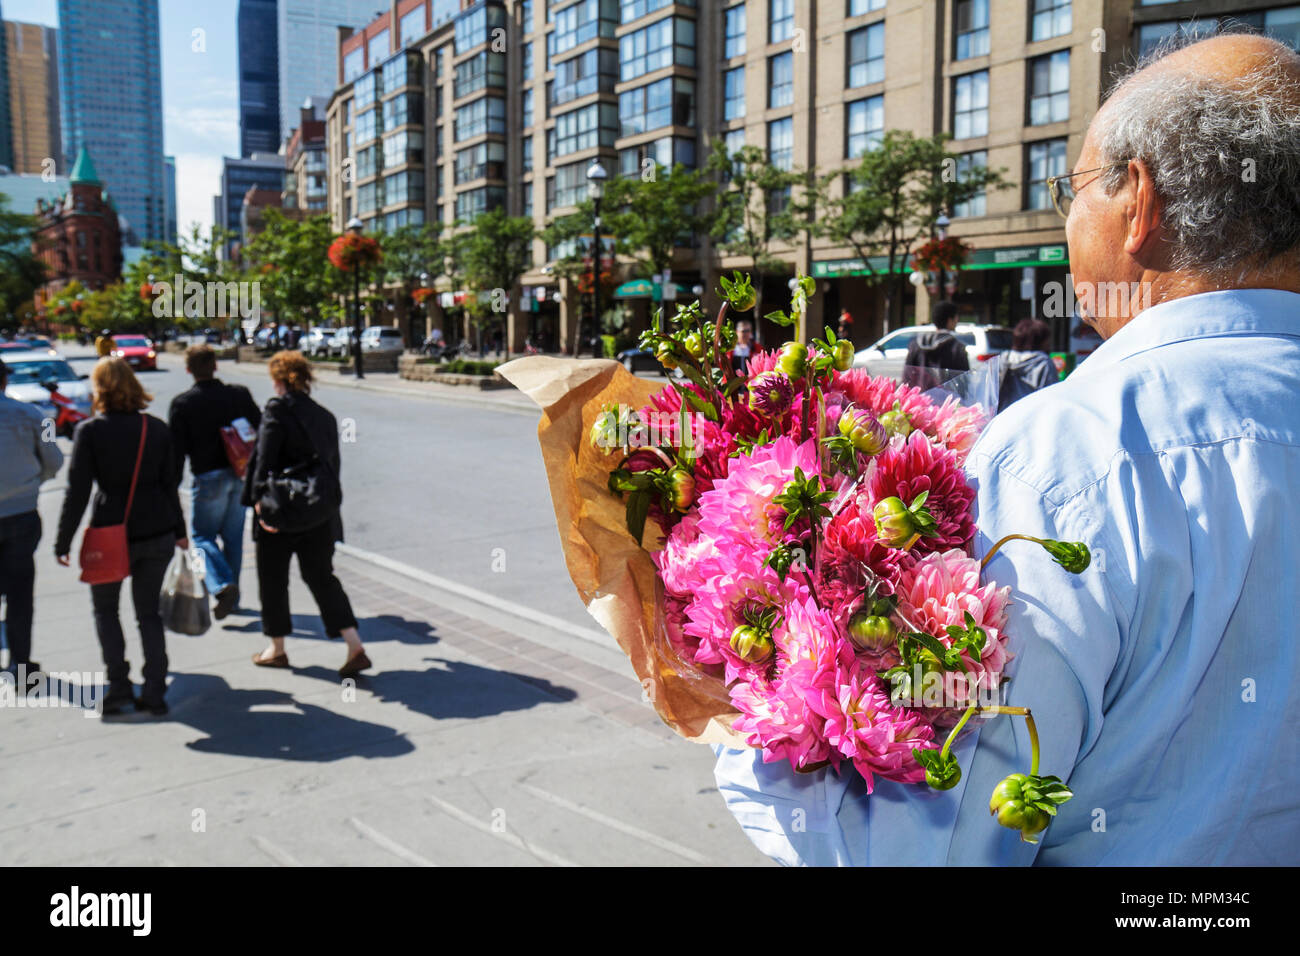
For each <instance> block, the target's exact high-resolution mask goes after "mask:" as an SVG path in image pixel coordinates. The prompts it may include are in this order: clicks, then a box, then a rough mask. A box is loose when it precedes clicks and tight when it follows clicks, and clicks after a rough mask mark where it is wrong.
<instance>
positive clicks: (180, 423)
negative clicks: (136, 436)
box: [167, 396, 190, 485]
mask: <svg viewBox="0 0 1300 956" xmlns="http://www.w3.org/2000/svg"><path fill="white" fill-rule="evenodd" d="M167 428H168V430H169V431H170V432H171V441H172V452H173V454H174V455H175V463H174V465H173V467H172V471H173V472H174V474H175V478H176V484H177V485H179V484H180V482H181V477H182V476H183V475H184V474H185V456H186V455H188V454H189V453H190V433H189V424H188V422H187V421H186V418H185V404H184V402H181V401H180V398H179V396H178V397H177V398H173V399H172V403H171V407H170V408H169V409H168V410H167Z"/></svg>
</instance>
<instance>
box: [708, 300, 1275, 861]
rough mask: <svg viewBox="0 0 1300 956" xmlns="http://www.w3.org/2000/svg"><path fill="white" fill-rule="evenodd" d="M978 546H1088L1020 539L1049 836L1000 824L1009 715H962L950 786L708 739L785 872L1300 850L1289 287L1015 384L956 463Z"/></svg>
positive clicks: (1020, 633)
mask: <svg viewBox="0 0 1300 956" xmlns="http://www.w3.org/2000/svg"><path fill="white" fill-rule="evenodd" d="M967 468H968V471H969V472H970V474H971V477H972V479H973V480H974V481H975V482H976V483H977V485H978V491H979V495H978V499H977V507H978V520H979V533H978V534H977V536H976V553H977V555H980V556H982V555H983V553H984V552H985V551H987V549H988V548H989V546H990V545H991V544H992V543H993V542H994V541H996V540H997V539H998V538H1000V537H1002V536H1003V535H1004V534H1008V533H1011V532H1020V533H1024V534H1031V535H1035V536H1037V537H1044V538H1056V539H1059V540H1066V541H1083V542H1084V543H1086V544H1087V545H1088V546H1089V548H1091V549H1092V553H1093V564H1092V566H1091V567H1090V568H1089V569H1088V570H1087V571H1085V572H1084V573H1083V574H1081V575H1078V576H1075V575H1071V574H1069V573H1067V572H1066V571H1065V570H1064V569H1062V568H1060V567H1059V566H1058V565H1056V564H1055V563H1054V562H1053V561H1052V560H1051V559H1050V558H1049V557H1048V556H1047V555H1046V554H1045V553H1044V552H1043V551H1042V549H1041V548H1039V547H1038V546H1037V545H1035V544H1032V543H1030V542H1024V541H1013V542H1010V543H1008V544H1007V545H1005V546H1004V547H1003V548H1002V550H1000V551H999V552H998V554H997V555H996V556H995V557H994V559H993V560H992V561H991V562H990V563H989V565H988V568H987V575H988V578H989V579H992V580H994V581H996V582H998V583H999V584H1009V585H1011V586H1012V595H1011V596H1012V599H1013V602H1014V603H1013V605H1012V608H1011V611H1010V619H1009V622H1008V624H1007V631H1008V633H1009V634H1010V635H1011V638H1010V640H1011V645H1010V646H1011V649H1012V651H1013V653H1014V654H1015V660H1014V661H1013V663H1012V665H1011V670H1010V673H1011V675H1012V679H1011V681H1010V683H1009V684H1008V685H1007V688H1006V695H1005V696H1006V700H1005V702H1006V703H1008V704H1011V705H1016V706H1026V707H1030V708H1031V709H1032V710H1033V712H1034V716H1035V719H1036V722H1037V724H1038V730H1039V734H1040V737H1041V747H1042V757H1041V765H1040V768H1039V772H1040V773H1043V774H1056V775H1057V776H1060V777H1062V778H1063V779H1065V780H1066V781H1067V782H1068V783H1069V785H1070V787H1071V788H1072V789H1073V790H1074V793H1075V797H1074V799H1073V800H1071V801H1070V802H1069V803H1066V804H1064V805H1063V806H1062V807H1061V808H1060V811H1059V814H1058V815H1057V817H1056V819H1055V820H1054V821H1053V822H1052V824H1051V825H1050V826H1049V827H1048V829H1047V831H1046V832H1045V833H1044V834H1043V835H1042V837H1041V843H1040V844H1039V845H1038V846H1034V845H1030V844H1025V843H1022V842H1020V838H1019V834H1017V833H1016V832H1015V831H1012V830H1008V829H1005V828H1003V827H1000V826H998V825H997V823H996V822H995V821H994V820H993V818H991V817H990V816H989V810H988V800H989V796H990V794H991V793H992V791H993V788H994V786H995V785H996V784H997V782H998V781H999V780H1001V779H1002V778H1003V777H1004V776H1006V775H1007V774H1009V773H1014V772H1017V771H1019V772H1028V770H1029V736H1028V733H1027V731H1026V729H1025V723H1024V720H1023V719H1021V718H1018V717H995V718H988V719H980V720H974V721H972V723H975V724H978V728H977V731H976V733H975V734H973V735H968V736H967V738H966V739H964V740H963V741H962V743H961V745H960V746H959V747H957V748H955V749H956V753H957V756H958V758H959V760H960V762H961V766H962V770H963V776H962V780H961V782H960V784H958V786H957V787H956V788H955V789H953V790H950V791H947V792H944V793H940V792H936V791H933V790H930V789H928V788H926V787H924V786H914V785H913V786H906V785H901V784H894V783H890V782H887V781H885V782H878V783H877V785H876V788H875V791H874V792H873V793H872V794H871V795H870V796H868V795H867V794H866V791H865V787H864V785H863V783H862V781H861V779H860V778H859V777H858V775H857V774H856V773H853V772H852V771H848V772H846V773H845V774H844V775H843V776H836V774H835V773H834V772H832V771H820V772H817V773H815V774H811V775H807V776H799V775H795V774H794V773H792V772H791V770H790V767H789V765H788V764H786V763H774V764H766V765H765V764H763V763H762V762H761V757H760V756H759V754H758V752H757V751H735V750H721V749H720V748H719V749H718V753H719V758H718V762H717V766H716V771H715V773H716V777H717V781H718V786H719V788H720V790H721V791H722V794H723V797H724V799H725V800H726V802H727V805H728V807H729V808H730V810H731V811H732V813H733V814H734V815H735V817H736V818H737V820H738V821H739V822H740V823H741V825H742V826H743V827H744V828H745V831H746V833H747V834H748V835H749V837H750V838H751V839H752V840H753V842H754V844H755V845H756V846H757V847H758V848H759V849H760V850H762V851H763V852H764V853H766V854H768V855H769V856H771V857H773V858H775V859H777V860H779V861H780V862H783V863H789V864H813V865H819V864H854V865H889V864H893V865H906V864H974V865H979V864H1028V863H1040V864H1055V865H1062V864H1065V865H1093V864H1103V865H1151V864H1161V865H1164V864H1184V865H1232V864H1290V865H1295V864H1297V863H1300V745H1298V744H1297V740H1300V572H1298V571H1297V568H1298V567H1300V295H1296V294H1293V293H1289V292H1281V291H1276V290H1237V291H1228V292H1211V293H1204V294H1201V295H1195V296H1188V297H1185V298H1181V299H1176V300H1174V301H1170V302H1165V303H1161V304H1159V305H1156V306H1153V307H1152V308H1150V309H1148V310H1146V311H1144V312H1142V313H1141V314H1140V315H1138V316H1137V317H1136V318H1135V319H1134V320H1133V321H1131V322H1130V323H1129V324H1128V325H1126V326H1124V327H1123V328H1122V329H1120V330H1119V331H1118V332H1117V333H1116V334H1115V335H1114V336H1112V337H1111V338H1110V339H1108V340H1107V341H1106V342H1105V343H1104V344H1103V345H1102V346H1101V347H1100V348H1098V349H1097V351H1096V352H1094V353H1093V354H1092V355H1091V356H1090V357H1089V359H1088V361H1087V362H1085V363H1084V364H1082V365H1081V366H1080V367H1079V368H1078V370H1077V371H1075V372H1074V374H1072V375H1071V376H1070V377H1069V378H1068V379H1066V380H1065V381H1064V382H1062V383H1060V384H1059V385H1052V386H1050V387H1049V388H1046V389H1043V390H1042V391H1040V392H1037V393H1035V394H1033V395H1030V396H1028V397H1027V398H1025V399H1023V400H1021V401H1020V402H1017V403H1016V404H1015V405H1014V406H1012V407H1011V408H1010V409H1009V410H1008V411H1007V412H1006V413H1004V414H1003V415H1000V416H998V417H997V418H996V419H995V420H994V421H993V422H992V424H990V425H989V427H988V429H987V430H986V431H985V433H984V434H983V435H982V436H981V438H980V440H979V442H978V443H977V445H976V446H975V448H974V450H973V451H972V453H971V455H970V458H969V459H968V462H967Z"/></svg>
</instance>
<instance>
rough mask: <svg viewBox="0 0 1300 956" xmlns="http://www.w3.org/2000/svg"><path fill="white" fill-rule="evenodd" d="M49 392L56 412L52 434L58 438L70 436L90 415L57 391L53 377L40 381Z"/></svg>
mask: <svg viewBox="0 0 1300 956" xmlns="http://www.w3.org/2000/svg"><path fill="white" fill-rule="evenodd" d="M41 385H43V386H44V387H45V389H46V391H48V392H49V393H50V401H52V402H53V403H54V407H55V409H56V413H55V416H54V434H56V435H58V436H59V437H60V438H71V437H72V432H73V430H74V429H75V428H76V427H77V425H78V424H79V423H81V422H84V421H85V420H86V419H87V418H89V417H90V416H89V415H87V414H86V413H85V412H83V411H81V410H80V409H79V408H77V406H76V403H75V402H73V401H72V399H70V398H68V396H66V395H64V394H63V393H62V392H60V391H59V383H58V382H56V381H55V380H54V379H50V380H49V381H46V382H41Z"/></svg>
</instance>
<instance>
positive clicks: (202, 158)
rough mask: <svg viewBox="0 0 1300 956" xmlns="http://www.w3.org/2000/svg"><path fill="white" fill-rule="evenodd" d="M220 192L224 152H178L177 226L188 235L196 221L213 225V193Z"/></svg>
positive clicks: (209, 225) (204, 226)
mask: <svg viewBox="0 0 1300 956" xmlns="http://www.w3.org/2000/svg"><path fill="white" fill-rule="evenodd" d="M219 192H221V156H220V155H217V156H213V155H209V154H208V153H177V154H176V228H177V231H178V232H179V233H180V234H181V235H182V236H184V235H188V234H189V231H190V229H191V228H192V226H193V224H194V223H198V224H199V225H200V226H202V227H203V230H204V231H205V232H206V231H207V230H208V229H209V228H211V226H212V197H213V196H215V195H217V193H219Z"/></svg>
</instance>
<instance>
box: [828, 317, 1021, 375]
mask: <svg viewBox="0 0 1300 956" xmlns="http://www.w3.org/2000/svg"><path fill="white" fill-rule="evenodd" d="M934 331H936V329H935V327H934V326H933V325H909V326H907V327H906V328H902V329H896V330H895V331H893V332H890V333H889V334H888V335H886V336H885V337H884V338H882V339H881V340H880V341H879V342H877V343H876V344H875V345H870V346H868V347H867V348H865V349H861V350H859V351H858V353H857V354H856V355H855V356H854V357H853V367H854V368H865V369H866V370H867V371H869V372H870V373H871V374H872V375H888V376H889V377H890V378H896V379H901V378H902V376H903V364H904V363H905V362H906V361H907V348H908V346H909V345H911V344H912V340H913V339H915V338H916V337H917V336H918V335H922V334H924V333H926V332H934ZM952 334H953V335H955V336H957V340H958V341H959V342H961V344H962V345H964V346H965V347H966V358H967V359H968V360H969V362H970V367H971V368H979V363H981V362H987V361H988V360H989V359H991V358H992V357H993V356H994V355H997V354H998V353H999V352H1005V351H1007V350H1008V349H1010V348H1011V330H1010V329H1005V328H1002V327H1001V326H998V325H975V324H973V323H969V322H959V323H958V324H957V327H956V328H955V329H953V333H952Z"/></svg>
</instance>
